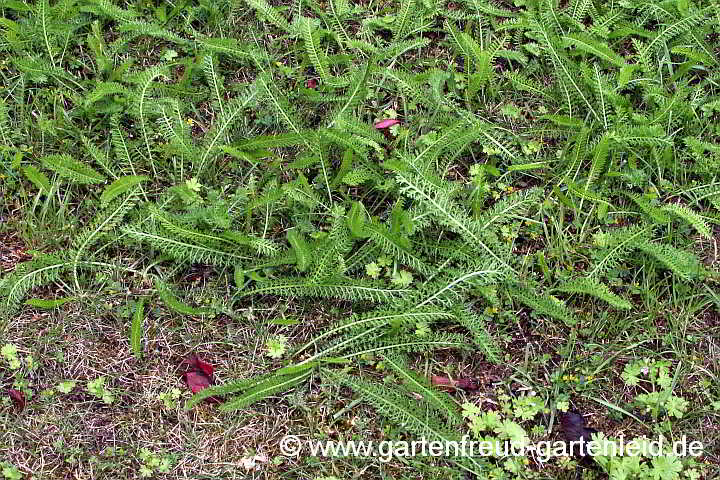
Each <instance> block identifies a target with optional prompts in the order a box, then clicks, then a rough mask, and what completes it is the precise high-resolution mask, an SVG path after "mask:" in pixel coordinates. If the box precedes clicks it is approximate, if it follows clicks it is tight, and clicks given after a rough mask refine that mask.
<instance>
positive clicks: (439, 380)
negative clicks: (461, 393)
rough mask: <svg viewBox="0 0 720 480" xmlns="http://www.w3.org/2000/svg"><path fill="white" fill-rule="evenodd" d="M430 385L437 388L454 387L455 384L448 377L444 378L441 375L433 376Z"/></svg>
mask: <svg viewBox="0 0 720 480" xmlns="http://www.w3.org/2000/svg"><path fill="white" fill-rule="evenodd" d="M430 384H432V385H435V386H436V387H454V386H455V382H454V381H453V380H451V379H449V378H448V377H442V376H440V375H431V376H430Z"/></svg>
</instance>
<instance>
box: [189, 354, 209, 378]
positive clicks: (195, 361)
mask: <svg viewBox="0 0 720 480" xmlns="http://www.w3.org/2000/svg"><path fill="white" fill-rule="evenodd" d="M183 363H184V364H186V365H188V366H189V367H190V371H193V370H194V371H196V372H202V373H204V374H205V375H207V376H208V377H212V375H213V373H214V371H215V369H214V368H213V366H212V365H210V364H209V363H208V362H206V361H205V360H203V359H201V358H200V357H198V356H197V355H195V354H193V355H190V356H189V357H187V358H186V359H185V360H183Z"/></svg>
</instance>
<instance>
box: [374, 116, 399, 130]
mask: <svg viewBox="0 0 720 480" xmlns="http://www.w3.org/2000/svg"><path fill="white" fill-rule="evenodd" d="M398 123H400V120H398V119H397V118H388V119H387V120H380V121H379V122H377V123H376V124H375V128H377V129H378V130H381V129H383V128H389V127H392V126H393V125H397V124H398Z"/></svg>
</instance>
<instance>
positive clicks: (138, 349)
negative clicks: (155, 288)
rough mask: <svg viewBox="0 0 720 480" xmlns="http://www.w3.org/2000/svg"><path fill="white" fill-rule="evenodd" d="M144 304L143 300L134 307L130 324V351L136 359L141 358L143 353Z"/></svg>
mask: <svg viewBox="0 0 720 480" xmlns="http://www.w3.org/2000/svg"><path fill="white" fill-rule="evenodd" d="M144 322H145V302H144V300H143V299H140V301H139V302H138V303H137V305H136V306H135V313H134V314H133V316H132V322H131V323H130V349H131V350H132V352H133V355H135V357H136V358H140V357H142V353H143V343H142V342H143V335H144V333H145V327H144Z"/></svg>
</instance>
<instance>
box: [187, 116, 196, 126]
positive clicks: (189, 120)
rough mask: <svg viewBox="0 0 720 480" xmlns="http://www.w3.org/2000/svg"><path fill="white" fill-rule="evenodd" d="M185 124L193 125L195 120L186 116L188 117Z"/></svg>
mask: <svg viewBox="0 0 720 480" xmlns="http://www.w3.org/2000/svg"><path fill="white" fill-rule="evenodd" d="M187 124H188V125H190V126H193V125H195V120H193V119H192V118H188V119H187Z"/></svg>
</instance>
